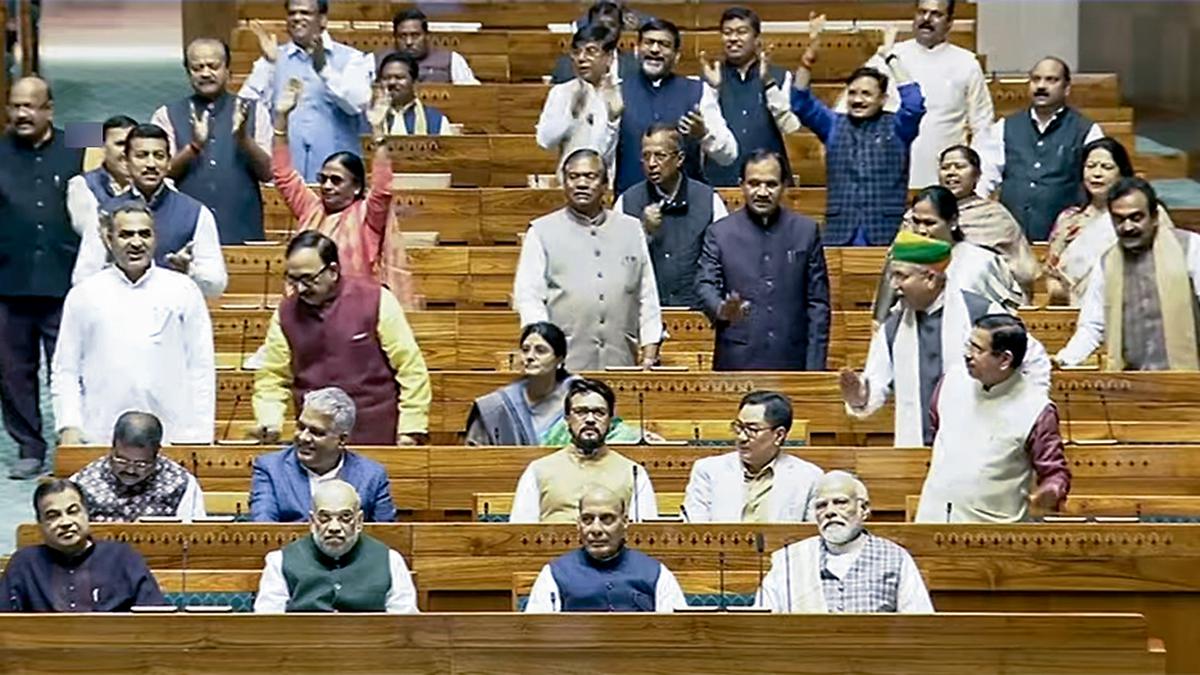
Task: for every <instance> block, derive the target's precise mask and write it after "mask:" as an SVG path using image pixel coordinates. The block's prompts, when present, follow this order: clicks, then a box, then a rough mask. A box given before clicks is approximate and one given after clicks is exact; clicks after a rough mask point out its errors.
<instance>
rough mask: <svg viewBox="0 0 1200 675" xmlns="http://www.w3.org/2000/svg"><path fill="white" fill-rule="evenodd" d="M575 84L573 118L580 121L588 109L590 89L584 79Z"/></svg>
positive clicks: (572, 107) (572, 98) (572, 105)
mask: <svg viewBox="0 0 1200 675" xmlns="http://www.w3.org/2000/svg"><path fill="white" fill-rule="evenodd" d="M575 82H576V85H575V94H574V95H573V96H572V97H571V118H572V119H579V118H580V117H583V111H584V110H586V109H587V97H588V88H587V82H584V81H583V80H582V79H577V80H575Z"/></svg>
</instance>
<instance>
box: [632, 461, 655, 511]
mask: <svg viewBox="0 0 1200 675" xmlns="http://www.w3.org/2000/svg"><path fill="white" fill-rule="evenodd" d="M635 466H637V484H636V485H634V486H633V489H634V492H633V495H634V500H633V501H634V503H633V504H631V505H630V506H632V507H633V508H632V512H633V521H634V522H641V521H645V520H647V519H649V520H654V519H656V518H658V496H657V495H655V494H654V484H653V483H652V482H651V481H650V474H649V472H647V471H646V467H644V466H642V465H641V464H637V465H635Z"/></svg>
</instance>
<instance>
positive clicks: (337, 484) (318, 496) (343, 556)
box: [254, 480, 417, 614]
mask: <svg viewBox="0 0 1200 675" xmlns="http://www.w3.org/2000/svg"><path fill="white" fill-rule="evenodd" d="M312 503H313V506H312V511H311V512H310V513H309V514H308V521H309V527H310V528H311V529H312V536H311V537H304V538H302V539H297V540H296V541H294V542H292V543H291V544H288V545H287V546H285V547H283V548H282V549H280V550H278V551H271V552H270V553H268V554H267V558H266V567H265V568H264V569H263V573H262V577H261V578H260V579H259V582H258V594H257V595H256V596H255V598H254V611H255V612H259V613H270V612H388V613H389V614H413V613H415V612H416V611H417V592H416V589H414V588H413V583H412V575H411V574H409V571H408V564H407V563H405V562H404V556H402V555H400V553H399V552H397V551H395V550H393V549H390V548H388V546H387V544H384V543H383V542H381V541H379V540H378V539H376V538H374V537H372V536H371V535H368V534H363V532H362V529H363V511H362V505H361V502H360V501H359V498H358V493H357V492H355V491H354V486H353V485H350V484H349V483H347V482H345V481H341V480H331V481H326V482H324V483H322V484H321V486H320V487H318V488H317V489H316V491H315V493H314V494H313V498H312Z"/></svg>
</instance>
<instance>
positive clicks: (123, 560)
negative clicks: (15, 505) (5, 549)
mask: <svg viewBox="0 0 1200 675" xmlns="http://www.w3.org/2000/svg"><path fill="white" fill-rule="evenodd" d="M33 509H34V512H35V514H36V516H37V522H38V527H39V528H40V529H41V531H42V541H43V542H44V543H42V544H39V545H37V546H27V547H25V548H23V549H21V550H19V551H17V552H16V553H14V554H13V556H12V558H11V559H10V560H9V561H8V566H7V567H6V568H5V570H4V576H0V612H128V611H129V610H130V608H131V607H134V606H138V605H165V604H167V601H166V599H164V598H163V594H162V591H160V590H159V588H158V582H157V581H155V580H154V575H153V574H151V573H150V569H149V568H148V567H146V561H145V560H143V559H142V556H141V555H140V554H139V553H138V552H137V551H135V550H133V548H132V547H130V546H129V544H126V543H123V542H119V541H93V540H92V538H91V528H90V526H89V525H88V510H87V505H86V504H85V503H84V500H83V493H82V492H80V491H79V487H78V486H77V485H75V484H74V483H72V482H71V481H69V480H62V479H59V480H53V481H49V482H46V483H42V484H40V485H38V486H37V489H35V490H34V491H33Z"/></svg>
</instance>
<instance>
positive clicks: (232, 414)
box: [221, 394, 242, 441]
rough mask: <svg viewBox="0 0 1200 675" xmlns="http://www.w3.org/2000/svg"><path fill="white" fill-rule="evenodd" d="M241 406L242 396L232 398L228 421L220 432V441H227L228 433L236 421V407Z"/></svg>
mask: <svg viewBox="0 0 1200 675" xmlns="http://www.w3.org/2000/svg"><path fill="white" fill-rule="evenodd" d="M241 404H242V395H241V394H238V395H236V396H234V397H233V408H232V409H230V411H229V419H228V420H226V421H225V429H224V430H222V431H221V440H222V441H227V440H229V432H230V430H231V429H232V428H233V421H234V420H235V419H237V411H238V406H240V405H241Z"/></svg>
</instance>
